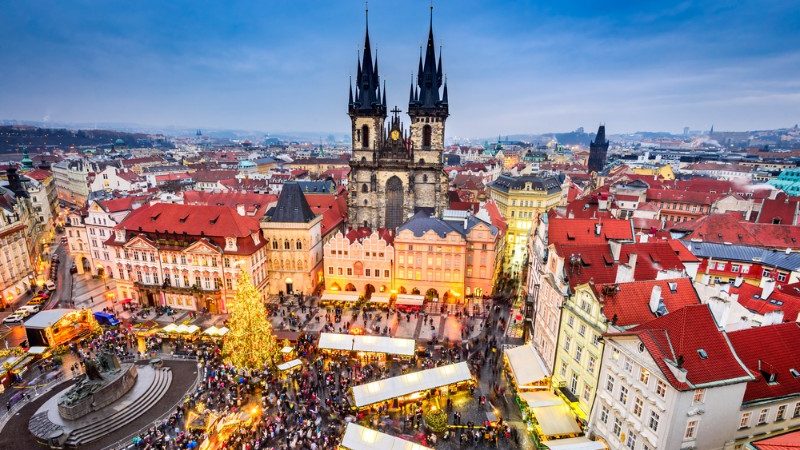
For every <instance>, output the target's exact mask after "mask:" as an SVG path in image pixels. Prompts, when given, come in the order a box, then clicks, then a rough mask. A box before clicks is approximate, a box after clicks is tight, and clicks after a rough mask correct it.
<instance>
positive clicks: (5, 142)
mask: <svg viewBox="0 0 800 450" xmlns="http://www.w3.org/2000/svg"><path fill="white" fill-rule="evenodd" d="M117 139H121V140H122V141H123V142H125V145H127V146H128V147H151V146H154V145H155V146H159V145H161V144H165V143H166V141H164V139H163V137H161V136H151V135H147V134H144V133H127V132H122V131H112V130H67V129H65V128H38V127H32V126H28V125H4V126H0V153H8V152H16V151H18V150H19V148H20V147H22V146H27V147H28V148H29V149H30V150H39V149H41V150H44V149H46V148H49V147H59V148H67V147H70V146H73V145H74V146H75V147H86V146H97V147H101V146H111V145H112V144H113V143H114V142H116V140H117Z"/></svg>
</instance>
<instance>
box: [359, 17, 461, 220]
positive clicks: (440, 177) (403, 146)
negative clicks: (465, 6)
mask: <svg viewBox="0 0 800 450" xmlns="http://www.w3.org/2000/svg"><path fill="white" fill-rule="evenodd" d="M387 112H391V113H392V117H391V119H390V120H389V123H388V124H387V123H386V118H387ZM400 112H401V111H400V110H399V109H398V108H397V107H395V108H394V109H392V111H387V107H386V85H385V83H384V86H383V91H381V85H380V77H379V75H378V60H377V55H375V57H374V60H373V55H372V49H371V46H370V40H369V28H368V27H367V30H366V36H365V39H364V52H363V54H362V55H361V58H360V59H359V61H358V67H357V75H356V80H355V89H353V86H352V83H351V87H350V97H349V104H348V113H349V115H350V119H351V125H352V129H351V131H352V137H353V138H352V139H353V140H352V142H353V152H352V157H351V159H350V175H349V179H348V188H349V189H350V192H349V196H348V222H349V223H350V225H351V226H354V227H358V226H363V227H369V228H373V229H375V228H389V229H396V228H397V227H399V226H400V225H402V224H403V223H404V222H406V221H407V220H409V219H410V218H411V217H412V216H413V215H414V214H415V213H417V212H419V211H425V212H426V213H429V214H434V215H440V214H441V213H442V211H443V210H444V209H445V208H446V207H447V176H446V174H445V173H444V172H443V168H444V166H443V162H442V152H443V151H444V131H445V122H446V120H447V117H448V115H449V107H448V98H447V83H446V81H444V79H443V75H442V59H441V54H440V55H439V58H437V57H436V49H435V47H434V40H433V24H432V23H431V26H430V28H429V31H428V43H427V47H426V51H425V59H424V61H423V58H422V56H421V55H420V60H419V66H418V70H417V77H416V83H414V82H413V81H412V84H411V89H410V92H409V102H408V116H409V119H410V124H409V128H408V129H406V128H405V126H404V124H403V123H402V122H401V120H400Z"/></svg>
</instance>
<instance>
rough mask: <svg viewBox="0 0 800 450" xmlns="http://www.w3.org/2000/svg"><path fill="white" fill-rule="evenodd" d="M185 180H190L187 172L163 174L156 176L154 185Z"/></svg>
mask: <svg viewBox="0 0 800 450" xmlns="http://www.w3.org/2000/svg"><path fill="white" fill-rule="evenodd" d="M187 178H191V177H190V176H189V172H178V173H165V174H164V175H156V183H163V182H166V181H177V180H185V179H187Z"/></svg>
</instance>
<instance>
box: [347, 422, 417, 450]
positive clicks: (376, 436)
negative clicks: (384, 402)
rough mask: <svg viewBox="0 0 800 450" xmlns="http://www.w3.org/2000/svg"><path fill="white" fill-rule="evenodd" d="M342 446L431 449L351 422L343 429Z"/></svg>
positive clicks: (382, 449) (363, 449) (354, 449)
mask: <svg viewBox="0 0 800 450" xmlns="http://www.w3.org/2000/svg"><path fill="white" fill-rule="evenodd" d="M342 446H343V447H346V448H348V449H350V450H375V449H380V450H433V449H431V448H430V447H425V446H424V445H420V444H416V443H414V442H411V441H407V440H405V439H400V438H399V437H394V436H392V435H390V434H386V433H381V432H380V431H376V430H373V429H370V428H367V427H362V426H361V425H358V424H356V423H352V422H351V423H348V424H347V428H346V429H345V430H344V436H343V437H342Z"/></svg>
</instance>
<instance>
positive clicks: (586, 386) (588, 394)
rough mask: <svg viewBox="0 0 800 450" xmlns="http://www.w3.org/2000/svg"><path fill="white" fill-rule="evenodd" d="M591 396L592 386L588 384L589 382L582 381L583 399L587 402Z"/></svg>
mask: <svg viewBox="0 0 800 450" xmlns="http://www.w3.org/2000/svg"><path fill="white" fill-rule="evenodd" d="M591 397H592V387H591V386H589V383H583V399H584V400H585V401H586V402H587V403H588V402H589V399H590V398H591Z"/></svg>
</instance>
